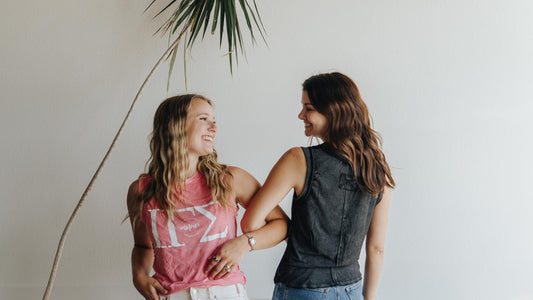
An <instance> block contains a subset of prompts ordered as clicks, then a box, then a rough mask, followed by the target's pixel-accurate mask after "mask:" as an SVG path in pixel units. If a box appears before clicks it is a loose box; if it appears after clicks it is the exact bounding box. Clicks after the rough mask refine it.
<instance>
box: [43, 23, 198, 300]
mask: <svg viewBox="0 0 533 300" xmlns="http://www.w3.org/2000/svg"><path fill="white" fill-rule="evenodd" d="M188 28H189V26H185V27H184V28H183V30H182V31H181V33H180V35H179V36H178V37H177V38H176V40H174V42H173V43H172V45H170V47H168V49H167V50H166V51H165V53H164V54H163V55H162V56H161V58H160V59H159V60H158V61H157V63H156V64H155V65H154V67H153V68H152V70H151V71H150V73H149V74H148V76H147V77H146V79H145V80H144V82H143V84H142V85H141V87H140V89H139V91H138V92H137V95H136V96H135V99H133V102H132V103H131V106H130V109H129V110H128V113H127V114H126V117H125V118H124V120H123V121H122V125H120V128H119V129H118V131H117V133H116V135H115V138H114V139H113V142H112V143H111V145H110V146H109V149H108V150H107V153H106V154H105V156H104V158H103V159H102V162H101V163H100V165H99V166H98V169H97V170H96V172H95V173H94V175H93V177H92V179H91V181H90V182H89V185H87V188H86V189H85V191H84V192H83V194H82V196H81V199H80V201H79V202H78V205H77V206H76V208H74V211H73V212H72V215H71V216H70V218H69V220H68V222H67V225H66V226H65V229H63V234H62V235H61V239H60V240H59V244H58V246H57V251H56V255H55V258H54V264H53V266H52V271H51V272H50V277H49V278H48V284H47V285H46V290H45V292H44V295H43V300H48V298H49V296H50V293H51V292H52V287H53V285H54V280H55V277H56V272H57V266H58V264H59V260H60V259H61V254H62V252H63V246H64V243H65V238H66V237H67V234H68V232H69V230H70V227H71V225H72V222H73V221H74V218H75V217H76V215H77V214H78V211H79V210H80V208H81V206H82V205H83V202H84V201H85V198H86V197H87V194H89V191H90V190H91V188H92V186H93V184H94V182H95V181H96V178H97V177H98V174H99V173H100V171H101V170H102V168H103V167H104V164H105V162H106V161H107V159H108V157H109V155H110V154H111V151H112V150H113V148H114V147H115V144H116V142H117V140H118V138H119V136H120V134H121V133H122V130H123V129H124V126H125V125H126V122H127V121H128V119H129V117H130V115H131V113H132V111H133V108H134V107H135V104H136V103H137V100H138V99H139V97H140V96H141V93H142V91H143V90H144V87H145V86H146V84H147V83H148V81H149V80H150V78H151V77H152V75H153V74H154V72H155V70H156V69H157V68H158V67H159V65H160V64H161V63H162V62H163V61H164V60H166V58H167V57H168V55H169V54H170V53H171V52H172V50H173V49H174V47H176V45H177V44H178V43H179V41H180V40H181V37H182V36H183V34H184V33H185V32H186V31H187V30H188ZM176 50H177V49H176Z"/></svg>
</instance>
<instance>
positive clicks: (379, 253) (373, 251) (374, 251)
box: [366, 245, 385, 258]
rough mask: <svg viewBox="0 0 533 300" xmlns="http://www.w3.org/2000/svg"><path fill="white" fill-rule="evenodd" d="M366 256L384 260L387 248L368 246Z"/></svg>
mask: <svg viewBox="0 0 533 300" xmlns="http://www.w3.org/2000/svg"><path fill="white" fill-rule="evenodd" d="M366 255H367V256H369V257H376V258H383V256H384V255H385V246H383V245H368V246H367V247H366Z"/></svg>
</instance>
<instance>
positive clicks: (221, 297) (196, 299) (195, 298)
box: [159, 283, 248, 300]
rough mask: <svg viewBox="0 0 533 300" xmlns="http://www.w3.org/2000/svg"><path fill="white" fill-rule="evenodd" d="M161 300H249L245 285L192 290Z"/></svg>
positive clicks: (160, 299) (163, 297)
mask: <svg viewBox="0 0 533 300" xmlns="http://www.w3.org/2000/svg"><path fill="white" fill-rule="evenodd" d="M159 300H248V295H247V294H246V289H245V288H244V285H242V284H240V283H238V284H233V285H225V286H223V285H218V286H212V287H209V288H190V289H186V290H183V291H179V292H177V293H174V294H172V295H168V296H159Z"/></svg>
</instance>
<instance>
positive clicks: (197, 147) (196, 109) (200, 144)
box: [185, 98, 218, 157]
mask: <svg viewBox="0 0 533 300" xmlns="http://www.w3.org/2000/svg"><path fill="white" fill-rule="evenodd" d="M217 129H218V128H217V126H216V124H215V112H214V110H213V107H212V106H211V105H210V104H209V103H208V102H207V101H205V100H203V99H200V98H194V99H192V100H191V104H190V106H189V111H188V112H187V122H186V123H185V130H186V132H187V148H188V152H189V155H195V156H198V157H200V156H204V155H207V154H210V153H212V152H213V151H214V147H213V142H214V140H215V136H216V133H217Z"/></svg>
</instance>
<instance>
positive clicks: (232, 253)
mask: <svg viewBox="0 0 533 300" xmlns="http://www.w3.org/2000/svg"><path fill="white" fill-rule="evenodd" d="M249 251H250V245H249V244H248V238H247V237H246V236H244V235H241V236H239V237H236V238H234V239H232V240H229V241H227V242H226V243H224V245H222V246H220V247H219V248H218V249H217V250H216V251H215V252H214V253H213V255H212V256H211V258H210V259H209V262H208V263H207V265H206V270H205V272H206V273H207V276H208V277H209V278H210V279H214V280H216V279H220V278H225V277H227V276H228V275H229V274H230V273H231V272H232V271H234V270H235V269H236V268H237V266H238V265H239V263H240V262H241V260H242V258H243V257H244V255H245V254H246V253H247V252H249Z"/></svg>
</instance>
